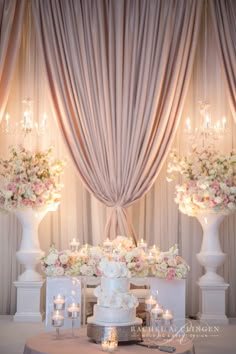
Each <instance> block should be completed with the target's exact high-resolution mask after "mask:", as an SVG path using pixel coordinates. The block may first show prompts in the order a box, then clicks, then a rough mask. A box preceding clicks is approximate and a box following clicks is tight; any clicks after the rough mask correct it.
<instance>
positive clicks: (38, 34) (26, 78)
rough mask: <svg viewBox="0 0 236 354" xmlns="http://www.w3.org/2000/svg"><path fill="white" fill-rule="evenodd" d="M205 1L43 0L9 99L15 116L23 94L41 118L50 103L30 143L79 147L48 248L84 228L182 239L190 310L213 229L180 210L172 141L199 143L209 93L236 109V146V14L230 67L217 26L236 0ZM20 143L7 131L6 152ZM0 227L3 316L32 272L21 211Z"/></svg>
mask: <svg viewBox="0 0 236 354" xmlns="http://www.w3.org/2000/svg"><path fill="white" fill-rule="evenodd" d="M9 3H11V1H10V2H9ZM17 3H18V2H17ZM22 3H23V2H22ZM203 4H204V5H205V4H206V1H178V4H177V2H176V1H168V0H165V1H149V0H147V1H75V0H74V1H49V0H44V1H42V0H41V1H40V0H34V1H32V3H31V5H32V11H33V17H32V18H31V22H32V23H31V25H30V24H29V23H28V21H27V20H26V17H25V21H24V26H23V32H22V38H21V39H22V42H21V47H20V52H19V56H18V59H17V61H15V64H16V65H15V72H14V73H13V74H14V76H13V80H12V84H11V91H10V95H9V99H8V103H7V108H6V112H8V113H9V114H10V117H11V118H10V119H11V120H12V121H19V120H20V114H21V113H22V107H21V101H22V99H23V98H25V97H28V96H29V95H30V96H31V97H32V98H33V100H34V114H35V116H36V117H40V116H41V114H42V113H43V112H44V111H47V113H48V116H49V123H50V130H49V131H48V134H47V135H46V136H44V137H40V138H39V139H38V138H35V139H34V140H33V141H30V143H35V144H36V145H38V146H39V147H40V146H41V147H42V146H44V145H47V144H52V145H53V146H54V148H55V151H56V153H57V154H58V155H59V156H60V157H62V156H67V161H68V163H67V168H66V170H65V174H64V176H63V177H62V181H63V183H64V185H65V188H64V190H63V195H62V201H61V206H60V208H59V210H58V211H57V212H55V213H52V214H51V215H47V216H46V217H45V219H44V220H43V222H42V223H41V226H40V244H41V248H42V249H43V250H44V251H47V250H48V247H49V245H50V244H51V243H52V242H54V243H55V244H56V246H57V247H58V248H59V249H62V248H66V247H67V246H68V242H69V240H70V239H71V238H72V237H78V238H79V240H80V242H81V243H85V242H88V243H91V244H98V243H100V242H102V241H103V239H104V236H106V235H112V236H113V237H114V236H115V235H116V234H117V233H118V232H119V233H121V234H129V235H133V236H134V237H135V234H136V237H138V238H141V237H142V238H145V239H146V240H147V241H148V243H149V245H152V244H153V243H156V244H157V245H158V246H160V247H161V249H163V250H166V249H168V247H170V246H172V245H173V244H174V243H178V244H179V248H180V253H181V254H182V255H183V257H184V258H185V259H186V260H187V261H188V262H189V264H190V266H191V272H190V275H189V277H188V279H187V314H188V315H195V314H196V313H197V310H198V294H197V291H198V289H197V286H196V280H197V279H198V277H199V276H200V275H201V273H202V268H201V267H200V265H199V264H198V262H197V261H196V257H195V254H196V253H197V252H198V251H199V249H200V243H201V234H202V231H201V228H200V226H199V224H198V222H197V221H196V220H195V219H194V218H190V217H187V216H185V215H182V214H180V213H179V212H178V207H177V205H176V204H175V203H174V185H173V184H167V182H166V163H167V161H165V159H166V157H167V154H168V151H169V149H170V147H175V148H176V149H177V150H179V151H180V152H186V151H187V148H188V146H187V140H186V138H185V137H184V135H183V134H184V133H183V131H184V124H185V119H186V116H190V117H191V119H192V122H193V124H197V123H198V121H199V113H198V105H197V103H198V101H199V100H200V99H207V100H208V101H209V102H210V103H211V105H212V108H213V113H214V118H215V119H216V120H218V119H219V118H221V116H222V115H225V116H227V128H228V129H227V134H228V136H227V137H226V139H225V140H224V141H223V142H222V143H221V148H222V150H223V151H225V152H228V151H230V150H231V149H232V147H234V146H235V141H234V136H236V135H235V133H236V129H235V124H234V122H233V119H232V117H233V116H234V115H235V105H234V104H232V102H234V100H235V81H232V77H233V76H231V75H229V74H228V73H230V70H231V71H234V68H233V65H234V63H235V61H233V60H232V58H233V57H235V54H233V53H235V52H233V49H232V47H233V48H235V47H234V44H233V43H232V42H233V40H234V31H235V26H234V21H233V20H231V22H233V23H232V25H230V26H228V27H227V28H228V30H227V31H228V34H227V41H226V40H224V37H220V41H221V42H222V43H224V46H225V45H226V44H225V43H226V42H227V48H229V49H228V50H223V55H224V56H226V55H227V54H228V59H227V63H228V65H226V64H224V61H223V60H222V51H221V49H220V46H219V37H218V34H217V28H216V23H215V19H216V16H220V15H219V14H222V13H224V16H223V18H224V21H226V23H228V21H227V20H226V19H225V16H232V19H233V16H234V15H233V13H235V12H233V11H235V5H234V4H233V2H231V1H230V0H229V1H226V2H224V4H225V7H224V8H223V9H221V8H219V9H218V11H219V14H218V15H217V14H216V13H215V11H214V10H215V6H216V3H214V2H213V4H210V1H207V4H209V5H210V6H208V12H207V13H206V11H203V10H204V8H206V7H205V6H204V7H203V6H202V5H203ZM229 4H230V6H231V7H232V9H233V10H232V11H230V13H229V11H226V9H227V6H228V5H229ZM29 5H30V2H27V10H28V9H29ZM220 17H222V16H220ZM217 23H218V22H217ZM32 24H33V25H32ZM206 26H207V28H206ZM223 27H224V28H225V25H224V26H223ZM29 29H30V30H29ZM206 29H207V37H208V46H207V48H206V46H205V41H206V35H205V33H206ZM230 38H232V40H231V39H230ZM14 47H16V46H15V45H14ZM224 48H225V47H224ZM230 48H231V49H230ZM206 50H207V55H206V56H204V51H206ZM230 53H231V54H230ZM0 55H1V53H0ZM204 58H206V61H204ZM204 68H205V69H204ZM203 69H204V70H203ZM221 70H222V71H221ZM203 71H205V72H206V73H207V90H206V91H207V97H203V91H204V90H203V89H204V88H205V86H206V83H205V82H204V75H203ZM234 75H235V72H234ZM229 76H230V77H229ZM223 78H224V81H223ZM205 81H206V80H205ZM0 85H1V81H0ZM225 91H226V92H227V96H226V94H225ZM49 98H50V99H49ZM51 110H52V112H51ZM50 113H51V117H50ZM52 116H54V117H55V120H54V119H53V118H52ZM0 128H1V127H0ZM19 141H20V138H19V136H17V134H13V135H7V134H2V133H1V140H0V142H1V143H0V152H1V154H6V153H7V146H9V145H11V144H16V143H17V142H19ZM107 220H108V222H107ZM235 221H236V220H235V216H234V215H231V216H229V217H227V218H226V219H225V221H224V222H223V224H222V226H221V230H220V232H221V242H222V247H223V250H224V252H226V253H228V255H229V256H228V259H227V261H226V262H225V265H224V266H223V267H222V268H221V269H220V272H221V274H223V275H224V277H225V279H226V281H228V282H229V283H230V289H229V292H228V295H227V296H228V298H227V313H228V315H231V316H235V315H236V305H235V301H234V298H235V295H236V281H235V276H234V269H235V267H236V262H235V250H236V242H235V236H234V235H235V231H236V230H235V225H236V223H235ZM0 225H1V248H0V259H1V261H0V262H1V267H0V281H1V284H3V286H2V287H1V289H0V313H2V314H7V313H14V311H15V289H14V286H13V285H12V282H13V281H14V280H16V278H17V276H18V274H19V273H20V271H21V269H20V266H19V264H18V263H17V262H16V259H15V252H16V250H17V249H18V247H19V242H20V238H21V228H20V225H19V223H18V221H17V220H16V219H15V217H14V216H13V215H11V214H9V215H4V214H0ZM105 226H106V227H105ZM104 230H106V234H105V235H104Z"/></svg>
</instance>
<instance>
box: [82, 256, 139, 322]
mask: <svg viewBox="0 0 236 354" xmlns="http://www.w3.org/2000/svg"><path fill="white" fill-rule="evenodd" d="M104 267H110V268H109V270H108V268H107V269H106V268H105V269H104V271H103V275H104V276H103V277H102V278H101V285H99V286H98V287H97V288H96V289H95V291H94V294H95V296H96V297H97V304H96V305H94V311H93V316H92V317H89V318H88V323H93V324H97V325H101V326H132V325H140V324H141V323H142V320H141V319H139V318H136V307H137V306H138V301H137V298H136V297H135V296H134V295H132V294H131V293H130V292H129V289H130V281H129V278H128V277H127V275H128V273H126V268H125V265H124V264H120V263H119V262H109V264H108V263H106V264H104ZM109 275H111V276H109Z"/></svg>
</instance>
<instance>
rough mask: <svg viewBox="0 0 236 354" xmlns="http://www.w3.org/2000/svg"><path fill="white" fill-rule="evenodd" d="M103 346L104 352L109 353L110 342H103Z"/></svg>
mask: <svg viewBox="0 0 236 354" xmlns="http://www.w3.org/2000/svg"><path fill="white" fill-rule="evenodd" d="M101 345H102V350H103V351H104V352H107V351H108V341H107V340H103V341H102V343H101Z"/></svg>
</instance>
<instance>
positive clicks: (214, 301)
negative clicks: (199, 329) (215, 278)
mask: <svg viewBox="0 0 236 354" xmlns="http://www.w3.org/2000/svg"><path fill="white" fill-rule="evenodd" d="M197 284H198V285H199V287H200V289H199V305H200V306H199V309H200V310H199V313H198V314H197V318H198V319H199V320H200V321H202V322H206V323H208V324H219V325H221V324H228V323H229V319H228V317H227V316H226V314H225V293H226V290H227V289H228V287H229V284H227V283H218V284H217V283H215V284H214V283H208V284H207V283H205V284H202V283H201V282H198V283H197Z"/></svg>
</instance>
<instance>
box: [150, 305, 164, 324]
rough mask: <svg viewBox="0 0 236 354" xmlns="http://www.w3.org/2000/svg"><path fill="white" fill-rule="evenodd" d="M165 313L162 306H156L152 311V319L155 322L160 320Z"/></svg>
mask: <svg viewBox="0 0 236 354" xmlns="http://www.w3.org/2000/svg"><path fill="white" fill-rule="evenodd" d="M163 312H164V311H163V308H162V306H160V305H159V304H156V306H155V307H153V308H152V310H151V318H152V319H154V320H159V319H161V318H162V314H163Z"/></svg>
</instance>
